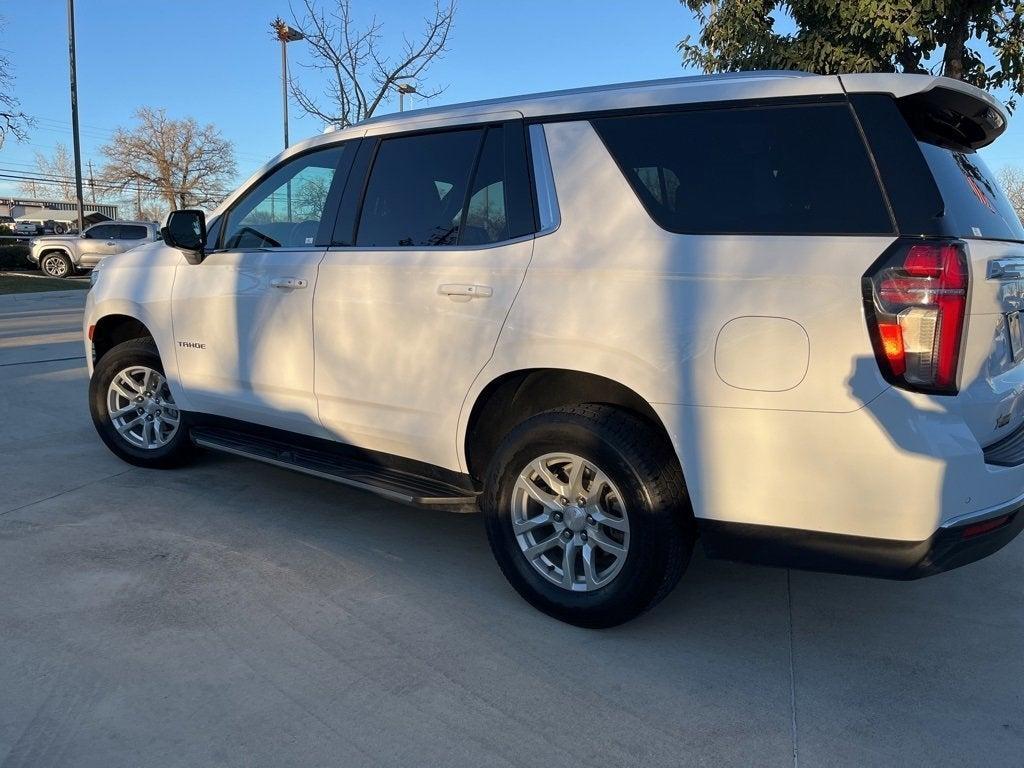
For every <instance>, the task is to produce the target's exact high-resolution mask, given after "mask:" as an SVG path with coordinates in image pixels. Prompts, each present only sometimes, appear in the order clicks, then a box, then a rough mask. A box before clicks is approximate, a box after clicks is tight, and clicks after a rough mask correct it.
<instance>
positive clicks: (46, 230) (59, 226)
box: [40, 219, 75, 235]
mask: <svg viewBox="0 0 1024 768" xmlns="http://www.w3.org/2000/svg"><path fill="white" fill-rule="evenodd" d="M74 228H75V227H74V225H73V224H72V223H71V222H69V221H56V220H54V219H47V220H46V221H44V222H43V231H42V232H41V233H40V234H43V235H67V234H70V233H71V232H73V231H74Z"/></svg>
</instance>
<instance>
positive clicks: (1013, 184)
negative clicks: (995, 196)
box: [999, 165, 1024, 221]
mask: <svg viewBox="0 0 1024 768" xmlns="http://www.w3.org/2000/svg"><path fill="white" fill-rule="evenodd" d="M999 183H1000V184H1002V185H1003V189H1005V190H1006V196H1007V197H1008V198H1010V205H1012V206H1013V207H1014V209H1015V210H1016V211H1017V216H1018V217H1019V218H1020V220H1021V221H1024V169H1022V168H1017V167H1015V166H1012V165H1005V166H1003V167H1002V168H1001V169H1000V170H999Z"/></svg>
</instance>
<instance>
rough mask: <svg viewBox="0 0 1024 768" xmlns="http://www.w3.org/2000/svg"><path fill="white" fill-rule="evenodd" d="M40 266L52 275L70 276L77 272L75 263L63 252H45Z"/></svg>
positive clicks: (45, 272) (44, 271) (47, 273)
mask: <svg viewBox="0 0 1024 768" xmlns="http://www.w3.org/2000/svg"><path fill="white" fill-rule="evenodd" d="M39 268H40V269H41V270H43V273H44V274H46V275H49V276H50V277H70V276H71V275H73V274H74V273H75V265H74V264H72V263H71V259H69V258H68V257H67V256H65V255H64V254H63V253H47V254H44V255H43V258H42V260H41V261H40V262H39Z"/></svg>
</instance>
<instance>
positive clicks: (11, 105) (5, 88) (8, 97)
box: [0, 19, 32, 147]
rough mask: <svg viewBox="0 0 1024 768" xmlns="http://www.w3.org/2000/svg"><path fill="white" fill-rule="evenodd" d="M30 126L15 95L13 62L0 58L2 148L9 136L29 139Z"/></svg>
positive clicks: (0, 128)
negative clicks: (12, 71)
mask: <svg viewBox="0 0 1024 768" xmlns="http://www.w3.org/2000/svg"><path fill="white" fill-rule="evenodd" d="M0 22H2V19H0ZM30 125H32V118H30V117H29V116H28V115H26V114H25V113H24V112H22V111H21V103H20V102H19V101H18V99H17V97H16V96H15V95H14V75H13V74H12V73H11V62H10V61H9V60H8V59H7V58H6V57H5V56H0V147H3V145H4V142H5V141H6V140H7V137H8V136H13V137H14V138H16V139H17V140H18V141H24V140H25V139H27V138H28V128H29V126H30Z"/></svg>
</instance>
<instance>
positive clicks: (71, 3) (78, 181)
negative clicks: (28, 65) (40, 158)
mask: <svg viewBox="0 0 1024 768" xmlns="http://www.w3.org/2000/svg"><path fill="white" fill-rule="evenodd" d="M68 62H69V64H70V67H71V70H70V71H71V135H72V137H73V143H74V146H75V199H76V200H77V202H78V231H79V232H81V231H82V229H84V226H85V222H84V219H85V210H84V209H85V203H84V202H83V201H82V148H81V146H80V145H79V142H78V71H77V66H76V65H75V0H68Z"/></svg>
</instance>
